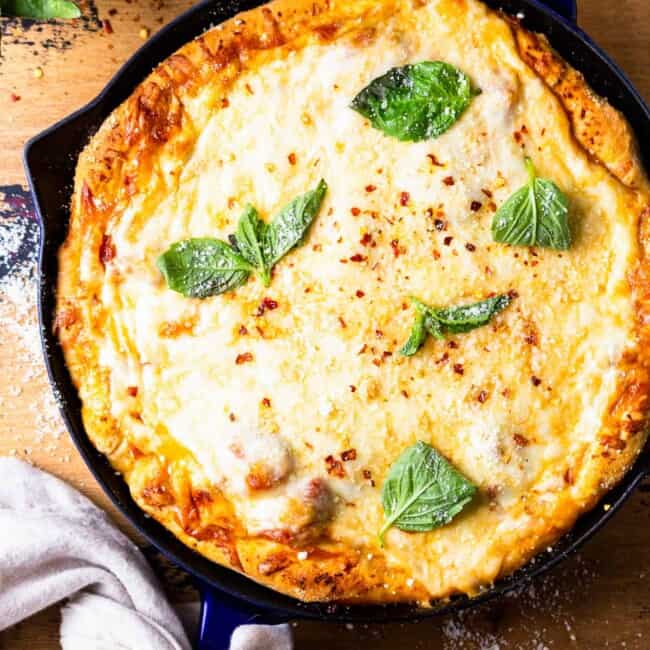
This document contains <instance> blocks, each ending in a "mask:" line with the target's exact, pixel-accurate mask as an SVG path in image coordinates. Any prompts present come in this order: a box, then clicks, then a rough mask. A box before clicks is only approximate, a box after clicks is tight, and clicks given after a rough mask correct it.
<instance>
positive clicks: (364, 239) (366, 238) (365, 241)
mask: <svg viewBox="0 0 650 650" xmlns="http://www.w3.org/2000/svg"><path fill="white" fill-rule="evenodd" d="M359 243H360V244H361V245H362V246H370V244H371V243H372V235H371V234H370V233H369V232H367V233H364V235H363V237H362V238H361V239H360V240H359Z"/></svg>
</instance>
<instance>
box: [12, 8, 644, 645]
mask: <svg viewBox="0 0 650 650" xmlns="http://www.w3.org/2000/svg"><path fill="white" fill-rule="evenodd" d="M80 4H81V5H82V7H83V11H84V18H83V19H82V20H80V21H75V22H74V23H68V24H62V23H58V24H46V25H37V24H34V23H21V22H20V21H16V20H9V19H0V27H1V30H2V42H1V50H0V152H2V153H1V154H0V161H1V162H0V250H2V246H3V244H4V246H5V249H6V250H9V252H10V253H12V254H11V255H7V254H6V250H5V257H4V258H3V256H2V253H1V252H0V456H6V455H14V456H18V457H22V458H27V459H29V460H31V461H32V462H33V463H35V464H36V465H38V466H39V467H42V468H45V469H47V470H49V471H51V472H53V473H54V474H57V475H58V476H60V477H62V478H64V479H66V480H67V481H70V482H71V483H72V484H73V485H74V486H76V487H77V488H79V489H81V490H82V491H83V492H84V493H85V494H87V495H88V496H90V497H91V498H92V499H93V500H94V501H95V502H96V503H98V504H99V505H101V506H103V507H106V508H108V509H109V510H110V511H111V512H112V513H113V515H114V516H115V519H116V521H117V522H118V524H119V525H120V526H121V527H123V528H124V529H125V530H127V531H129V527H128V524H127V523H126V522H125V521H123V520H121V519H120V517H119V515H117V513H115V512H114V510H112V509H111V507H110V505H109V504H108V501H107V499H106V497H105V496H104V495H103V494H102V492H101V490H100V488H99V487H98V486H97V484H96V483H95V482H94V480H93V478H92V476H91V475H90V473H89V472H88V470H87V469H86V467H85V466H84V464H83V462H82V460H81V458H80V457H79V455H78V454H77V452H76V451H75V449H74V448H73V446H72V444H71V442H70V440H69V439H68V437H67V434H66V433H65V431H64V429H63V425H62V423H61V422H60V420H59V416H58V414H57V412H56V408H55V405H54V402H53V399H52V397H51V395H50V393H49V387H48V384H47V381H46V378H45V374H44V368H43V364H42V361H41V358H40V352H39V349H38V339H37V336H38V334H37V329H36V323H35V312H34V299H35V285H34V283H33V275H32V272H33V266H34V256H33V254H30V250H32V251H33V250H34V246H35V241H36V230H35V222H34V221H33V217H32V216H31V215H30V206H29V198H28V195H27V192H26V188H25V176H24V173H23V169H22V165H21V159H20V156H21V149H22V146H23V144H24V142H25V141H26V140H27V139H28V138H29V137H31V136H32V135H34V134H36V133H38V132H39V131H40V130H41V129H43V128H45V127H47V126H48V125H50V124H52V123H53V122H55V121H56V120H58V119H60V118H62V117H64V116H65V115H67V114H68V113H70V112H71V111H72V110H74V109H75V108H77V107H79V106H81V105H82V104H84V103H85V102H87V101H88V100H90V99H91V98H92V97H94V96H95V95H96V94H97V93H98V92H99V91H100V90H101V88H102V87H103V86H104V84H105V83H106V81H107V80H108V79H109V78H110V77H111V76H112V74H113V73H114V72H115V70H116V69H117V68H118V66H119V65H120V64H121V63H122V62H123V61H124V60H125V59H126V58H127V57H128V56H129V55H130V54H131V53H132V52H133V51H134V50H135V49H136V48H137V47H138V46H139V45H141V44H142V41H143V39H146V38H147V35H148V34H149V33H153V32H155V31H156V30H157V29H159V28H160V26H161V25H163V24H164V23H166V22H167V21H169V20H170V19H171V18H173V17H174V16H176V15H177V14H178V13H180V12H181V11H182V10H184V9H186V8H188V7H189V6H190V5H191V4H192V2H191V1H190V0H164V1H161V0H96V1H94V2H93V1H92V0H86V1H85V2H83V1H82V2H81V3H80ZM105 20H108V21H109V22H110V27H107V26H106V23H104V22H103V21H105ZM579 22H580V24H581V26H582V27H583V28H584V29H585V30H586V31H587V32H588V33H589V34H590V35H591V36H592V37H593V38H594V39H595V40H596V41H597V42H598V43H599V44H600V45H602V46H603V47H604V48H605V49H606V50H607V51H608V52H609V53H610V54H611V55H612V56H613V57H614V59H616V61H617V62H618V63H619V64H620V65H621V66H622V67H623V69H625V70H626V72H627V73H628V74H629V76H630V77H631V78H632V80H633V82H634V83H635V84H636V85H637V87H638V88H639V89H640V90H641V92H642V94H643V95H644V96H645V97H646V99H650V65H649V64H650V54H649V53H650V3H649V2H648V0H620V1H619V2H612V0H582V2H581V3H580V17H579ZM584 72H586V73H587V75H588V73H589V71H588V70H585V71H584ZM21 247H22V248H21ZM14 253H15V254H14ZM0 480H1V479H0ZM648 492H650V484H648V485H646V486H645V487H644V486H642V487H641V489H639V490H638V491H637V493H636V494H635V495H634V496H633V497H632V498H631V499H630V501H629V502H628V503H627V504H626V505H625V507H624V508H623V509H622V511H621V512H620V513H619V514H618V515H617V516H616V518H615V519H614V521H613V522H612V523H611V524H610V525H609V526H607V527H606V529H605V530H603V531H602V532H600V533H599V534H598V535H597V536H596V537H595V538H594V539H593V540H592V541H590V542H589V543H588V544H587V545H586V546H585V547H584V549H583V550H582V551H581V552H580V554H579V555H578V556H576V557H574V558H572V559H571V560H569V561H568V562H566V563H565V564H563V565H562V566H561V567H560V568H559V569H557V570H556V571H555V572H554V573H552V574H550V575H548V576H547V577H544V578H542V579H540V580H538V581H536V582H535V583H533V584H532V585H531V586H530V587H528V588H527V589H525V590H524V591H522V592H521V593H518V594H514V595H510V596H508V597H505V598H503V599H501V600H499V601H496V602H494V603H491V604H488V605H486V606H483V607H481V608H480V609H479V610H478V611H474V612H472V613H468V614H466V615H464V616H454V617H447V618H441V619H434V620H431V621H428V622H422V623H419V624H409V625H387V626H378V625H376V626H354V627H352V626H337V625H329V624H324V623H319V624H316V623H299V624H297V625H296V627H295V633H296V641H297V648H298V650H301V649H307V648H310V649H314V650H339V649H340V650H346V649H352V648H356V647H358V646H359V644H360V643H363V642H370V643H372V647H373V649H374V650H388V649H389V648H390V649H398V648H400V649H401V648H422V649H424V648H444V649H452V648H453V649H455V648H476V649H477V650H478V649H480V650H488V649H496V648H522V649H531V650H533V649H534V650H542V649H543V648H553V649H555V648H557V649H563V648H587V649H591V648H627V649H642V648H650V590H649V588H648V578H647V577H646V573H647V572H649V571H650V494H648ZM7 532H10V531H0V534H6V533H7ZM129 532H131V531H129ZM171 582H174V581H171ZM168 586H169V587H170V594H171V598H172V599H173V600H178V599H182V598H186V593H185V591H184V590H179V589H178V588H175V587H174V585H173V584H169V585H168ZM58 616H59V615H58V608H56V607H55V608H52V609H50V610H48V611H46V612H43V613H41V614H39V615H37V616H35V617H33V618H32V619H31V620H29V621H26V622H24V623H23V624H21V625H19V626H17V627H15V628H13V629H11V630H8V631H5V632H4V633H0V648H3V649H6V650H51V649H53V648H57V647H59V646H58V621H59V618H58Z"/></svg>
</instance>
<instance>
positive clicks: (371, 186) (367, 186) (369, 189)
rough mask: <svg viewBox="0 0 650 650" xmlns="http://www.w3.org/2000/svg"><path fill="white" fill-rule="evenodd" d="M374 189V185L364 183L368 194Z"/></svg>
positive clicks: (375, 187)
mask: <svg viewBox="0 0 650 650" xmlns="http://www.w3.org/2000/svg"><path fill="white" fill-rule="evenodd" d="M376 189H377V186H376V185H366V192H368V194H370V192H374V191H375V190H376Z"/></svg>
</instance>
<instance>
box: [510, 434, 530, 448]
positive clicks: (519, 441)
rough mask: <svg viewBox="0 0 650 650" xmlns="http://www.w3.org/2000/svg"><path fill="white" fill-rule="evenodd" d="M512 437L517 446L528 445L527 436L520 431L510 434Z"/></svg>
mask: <svg viewBox="0 0 650 650" xmlns="http://www.w3.org/2000/svg"><path fill="white" fill-rule="evenodd" d="M512 439H513V440H514V441H515V444H516V445H517V447H527V446H528V443H529V441H528V438H526V437H525V436H522V435H521V434H520V433H515V434H514V435H513V436H512Z"/></svg>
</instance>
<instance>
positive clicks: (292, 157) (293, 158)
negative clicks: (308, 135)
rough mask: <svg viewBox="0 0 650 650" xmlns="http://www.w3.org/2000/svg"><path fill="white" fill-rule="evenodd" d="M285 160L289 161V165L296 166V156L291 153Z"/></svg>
mask: <svg viewBox="0 0 650 650" xmlns="http://www.w3.org/2000/svg"><path fill="white" fill-rule="evenodd" d="M287 159H288V160H289V164H290V165H295V164H296V154H295V153H293V152H291V153H290V154H289V155H288V156H287Z"/></svg>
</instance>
